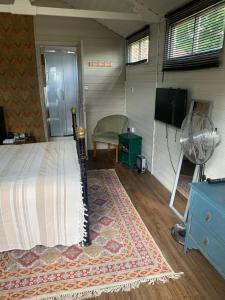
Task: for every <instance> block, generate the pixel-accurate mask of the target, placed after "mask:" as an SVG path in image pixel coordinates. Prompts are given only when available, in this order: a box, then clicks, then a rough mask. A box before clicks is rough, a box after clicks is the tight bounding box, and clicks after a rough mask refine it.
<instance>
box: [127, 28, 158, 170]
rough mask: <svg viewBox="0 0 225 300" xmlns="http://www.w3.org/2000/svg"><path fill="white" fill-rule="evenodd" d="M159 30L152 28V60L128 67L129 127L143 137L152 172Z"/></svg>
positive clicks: (145, 152) (143, 148)
mask: <svg viewBox="0 0 225 300" xmlns="http://www.w3.org/2000/svg"><path fill="white" fill-rule="evenodd" d="M156 46H157V28H156V27H151V38H150V60H149V62H148V63H146V64H140V65H133V66H132V65H130V66H127V67H126V112H127V116H128V118H129V126H130V127H134V128H135V133H136V134H138V135H140V136H142V138H143V144H142V154H143V155H144V156H146V158H147V162H148V167H149V169H150V170H151V164H152V147H153V127H154V112H155V110H154V109H155V106H154V103H155V86H156V67H157V47H156Z"/></svg>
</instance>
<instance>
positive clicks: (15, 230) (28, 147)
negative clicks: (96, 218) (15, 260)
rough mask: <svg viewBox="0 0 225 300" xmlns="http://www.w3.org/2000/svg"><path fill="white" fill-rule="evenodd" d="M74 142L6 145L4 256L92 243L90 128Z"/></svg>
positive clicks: (0, 165)
mask: <svg viewBox="0 0 225 300" xmlns="http://www.w3.org/2000/svg"><path fill="white" fill-rule="evenodd" d="M72 118H73V129H74V130H73V132H74V134H73V136H74V140H60V141H57V142H45V143H34V144H25V145H8V146H0V252H2V251H8V250H12V249H23V250H27V249H31V248H32V247H34V246H36V245H44V246H47V247H53V246H56V245H65V246H70V245H73V244H83V245H88V244H89V243H90V239H89V222H88V194H87V166H86V151H85V138H84V136H85V134H84V129H82V128H77V125H76V110H75V109H72Z"/></svg>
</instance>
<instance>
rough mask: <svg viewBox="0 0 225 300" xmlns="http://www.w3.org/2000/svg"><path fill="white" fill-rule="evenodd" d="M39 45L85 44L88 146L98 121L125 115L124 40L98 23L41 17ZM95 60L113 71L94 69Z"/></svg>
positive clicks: (36, 20)
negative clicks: (109, 116)
mask: <svg viewBox="0 0 225 300" xmlns="http://www.w3.org/2000/svg"><path fill="white" fill-rule="evenodd" d="M35 28H36V41H37V42H38V43H39V44H40V43H45V42H53V43H61V44H62V45H63V44H67V45H68V44H69V43H71V44H74V43H75V42H78V41H81V40H82V41H83V66H84V82H83V84H84V85H86V86H88V90H87V91H85V95H84V96H85V99H86V106H87V128H88V146H89V148H90V147H91V134H92V132H93V129H94V127H95V125H96V123H97V121H98V120H99V119H100V118H102V117H104V116H107V115H110V114H124V113H125V85H124V79H125V77H124V76H125V75H124V74H125V72H124V39H123V38H122V37H120V36H119V35H117V34H115V33H113V32H112V31H110V30H109V29H107V28H106V27H104V26H103V25H101V24H99V23H98V22H96V21H95V20H89V19H79V18H64V17H48V16H46V17H45V16H38V17H36V18H35ZM92 60H100V61H111V62H112V67H108V68H106V67H104V68H99V67H97V68H93V67H89V66H88V62H89V61H92Z"/></svg>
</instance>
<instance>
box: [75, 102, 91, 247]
mask: <svg viewBox="0 0 225 300" xmlns="http://www.w3.org/2000/svg"><path fill="white" fill-rule="evenodd" d="M71 113H72V122H73V138H74V140H75V141H76V146H77V155H78V159H79V163H80V172H81V184H82V197H83V203H84V206H85V208H86V213H85V231H86V235H85V238H84V240H83V245H84V246H88V245H90V244H91V240H90V232H89V205H88V186H87V155H86V143H85V129H84V128H82V127H77V119H76V108H75V107H73V108H72V109H71Z"/></svg>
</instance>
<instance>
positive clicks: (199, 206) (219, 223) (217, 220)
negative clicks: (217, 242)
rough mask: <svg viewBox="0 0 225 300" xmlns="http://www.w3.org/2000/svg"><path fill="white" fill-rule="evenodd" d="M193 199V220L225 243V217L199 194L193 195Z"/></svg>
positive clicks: (191, 211) (191, 212) (191, 210)
mask: <svg viewBox="0 0 225 300" xmlns="http://www.w3.org/2000/svg"><path fill="white" fill-rule="evenodd" d="M191 198H192V199H191V206H190V210H189V213H190V214H191V215H192V218H193V219H194V220H195V221H197V222H200V223H201V224H202V225H203V226H204V228H205V229H206V230H207V231H211V232H212V233H213V234H214V235H215V236H216V237H218V239H222V240H223V241H224V243H225V216H224V215H223V214H222V213H220V211H219V210H218V209H217V208H215V207H213V206H212V205H210V203H209V202H208V201H206V200H204V199H203V198H202V197H201V196H200V195H199V194H198V193H192V195H191Z"/></svg>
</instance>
